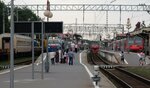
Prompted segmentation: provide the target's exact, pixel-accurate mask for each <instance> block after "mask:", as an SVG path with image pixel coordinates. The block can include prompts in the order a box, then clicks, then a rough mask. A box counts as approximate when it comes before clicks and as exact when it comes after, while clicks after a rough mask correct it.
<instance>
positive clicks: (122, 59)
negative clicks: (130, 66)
mask: <svg viewBox="0 0 150 88" xmlns="http://www.w3.org/2000/svg"><path fill="white" fill-rule="evenodd" d="M120 56H121V63H122V64H124V52H123V51H121V53H120Z"/></svg>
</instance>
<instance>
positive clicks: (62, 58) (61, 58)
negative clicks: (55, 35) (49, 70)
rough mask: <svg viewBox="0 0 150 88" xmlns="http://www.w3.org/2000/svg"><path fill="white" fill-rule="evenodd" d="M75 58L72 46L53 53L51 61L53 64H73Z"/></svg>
mask: <svg viewBox="0 0 150 88" xmlns="http://www.w3.org/2000/svg"><path fill="white" fill-rule="evenodd" d="M62 51H63V50H62ZM73 59H75V55H74V52H73V50H72V48H70V49H67V50H64V51H63V52H59V51H56V52H53V55H51V63H52V64H53V65H54V64H55V63H68V64H69V65H73Z"/></svg>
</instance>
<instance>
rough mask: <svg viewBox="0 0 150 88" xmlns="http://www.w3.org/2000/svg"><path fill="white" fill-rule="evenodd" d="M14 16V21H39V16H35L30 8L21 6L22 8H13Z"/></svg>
mask: <svg viewBox="0 0 150 88" xmlns="http://www.w3.org/2000/svg"><path fill="white" fill-rule="evenodd" d="M14 12H15V16H14V20H15V21H17V20H18V21H39V20H41V18H40V17H39V16H36V14H35V13H33V12H32V11H31V10H30V9H28V8H26V7H23V8H18V7H16V8H15V9H14Z"/></svg>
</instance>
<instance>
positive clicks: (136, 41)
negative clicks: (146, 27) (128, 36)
mask: <svg viewBox="0 0 150 88" xmlns="http://www.w3.org/2000/svg"><path fill="white" fill-rule="evenodd" d="M134 40H135V44H137V45H141V44H142V38H141V37H137V36H136V37H134Z"/></svg>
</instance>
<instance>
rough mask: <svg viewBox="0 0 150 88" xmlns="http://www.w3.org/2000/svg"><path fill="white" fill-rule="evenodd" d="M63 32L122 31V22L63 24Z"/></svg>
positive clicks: (98, 32)
mask: <svg viewBox="0 0 150 88" xmlns="http://www.w3.org/2000/svg"><path fill="white" fill-rule="evenodd" d="M63 29H64V33H67V32H70V33H78V34H80V33H91V34H100V33H104V32H108V31H109V32H114V30H115V31H117V32H120V33H122V32H123V31H124V25H122V24H108V25H107V28H106V24H84V25H83V24H64V27H63Z"/></svg>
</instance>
